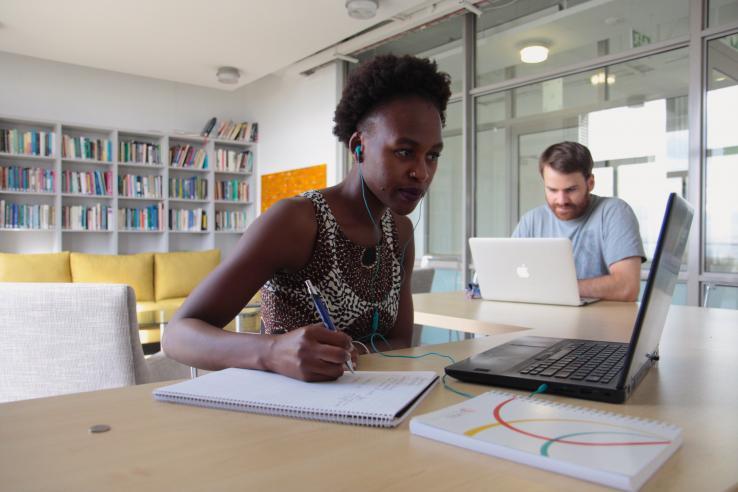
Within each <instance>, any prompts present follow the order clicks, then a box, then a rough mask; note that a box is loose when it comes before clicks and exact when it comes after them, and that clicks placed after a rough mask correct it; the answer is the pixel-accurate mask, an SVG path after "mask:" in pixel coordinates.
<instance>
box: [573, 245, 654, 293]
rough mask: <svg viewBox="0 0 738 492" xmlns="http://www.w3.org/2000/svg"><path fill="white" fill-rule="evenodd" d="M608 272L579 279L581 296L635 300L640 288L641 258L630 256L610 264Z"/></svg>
mask: <svg viewBox="0 0 738 492" xmlns="http://www.w3.org/2000/svg"><path fill="white" fill-rule="evenodd" d="M609 269H610V274H609V275H603V276H601V277H593V278H586V279H582V280H579V295H580V296H581V297H597V298H600V299H602V300H606V301H631V302H632V301H635V300H637V299H638V292H639V291H640V289H641V258H640V256H631V257H629V258H625V259H623V260H620V261H617V262H615V263H613V264H612V265H610V267H609Z"/></svg>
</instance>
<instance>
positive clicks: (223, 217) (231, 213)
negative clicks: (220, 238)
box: [215, 210, 248, 232]
mask: <svg viewBox="0 0 738 492" xmlns="http://www.w3.org/2000/svg"><path fill="white" fill-rule="evenodd" d="M247 224H248V222H247V215H246V212H245V211H237V210H216V211H215V230H216V231H228V232H241V231H244V230H245V229H246V226H247Z"/></svg>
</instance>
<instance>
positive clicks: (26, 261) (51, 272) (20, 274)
mask: <svg viewBox="0 0 738 492" xmlns="http://www.w3.org/2000/svg"><path fill="white" fill-rule="evenodd" d="M71 281H72V274H71V272H70V270H69V252H68V251H64V252H62V253H44V254H11V253H0V282H71Z"/></svg>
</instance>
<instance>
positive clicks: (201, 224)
mask: <svg viewBox="0 0 738 492" xmlns="http://www.w3.org/2000/svg"><path fill="white" fill-rule="evenodd" d="M169 230H171V231H185V232H202V231H207V230H208V214H207V212H206V211H205V210H203V209H202V208H195V209H179V208H170V209H169Z"/></svg>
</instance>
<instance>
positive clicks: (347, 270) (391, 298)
mask: <svg viewBox="0 0 738 492" xmlns="http://www.w3.org/2000/svg"><path fill="white" fill-rule="evenodd" d="M301 196H304V197H306V198H309V199H310V200H311V201H312V202H313V206H314V207H315V217H316V219H317V223H318V234H317V236H316V238H315V245H314V247H313V253H312V256H311V258H310V261H309V262H308V264H307V265H305V267H303V268H302V269H301V270H299V271H297V272H293V273H285V272H277V273H276V274H274V276H273V277H272V279H271V280H269V281H268V282H267V283H266V284H264V286H263V287H262V289H261V300H262V310H261V315H262V319H263V321H264V331H265V333H267V334H279V333H285V332H288V331H290V330H294V329H296V328H299V327H301V326H305V325H308V324H311V323H320V317H319V316H318V313H317V311H316V310H315V306H314V305H313V301H312V299H311V298H310V296H309V295H308V292H307V287H306V286H305V280H307V279H309V280H310V281H311V282H312V283H313V285H315V286H316V287H317V288H318V290H319V291H320V293H321V294H322V296H323V299H324V300H325V304H326V306H327V308H328V311H329V312H330V315H331V317H332V318H333V323H334V324H335V325H336V328H337V329H339V330H341V331H344V332H345V333H346V334H348V335H349V336H351V337H352V338H353V339H355V340H361V339H365V338H366V337H367V336H368V335H370V334H371V333H372V316H373V313H374V310H375V308H377V309H378V312H379V327H378V330H377V331H378V332H379V333H382V334H383V335H387V334H388V333H389V332H390V331H391V330H392V327H393V326H394V325H395V320H396V319H397V311H398V306H399V303H400V280H401V268H400V261H401V257H402V251H400V248H399V247H398V243H399V240H398V236H397V226H396V224H395V221H394V219H393V218H392V213H391V212H390V211H389V210H387V211H385V213H384V215H383V216H382V219H381V229H382V237H381V239H380V242H379V244H380V247H378V248H377V250H378V253H379V254H378V255H375V256H374V261H373V262H372V263H370V264H368V265H367V264H365V263H368V262H367V260H366V258H367V255H365V250H366V248H365V247H363V246H360V245H358V244H355V243H353V242H351V241H350V240H349V239H348V238H347V237H346V236H345V234H344V233H343V231H342V230H341V228H340V227H339V226H338V223H337V222H336V218H335V217H334V216H333V213H332V212H331V210H330V207H329V206H328V204H327V203H326V201H325V199H324V198H323V195H322V194H321V193H320V192H318V191H308V192H306V193H303V194H302V195H301ZM377 256H378V257H379V266H378V267H377V264H376V261H377V260H376V258H377ZM368 257H369V258H371V255H369V256H368ZM362 258H363V259H364V261H363V262H362Z"/></svg>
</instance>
